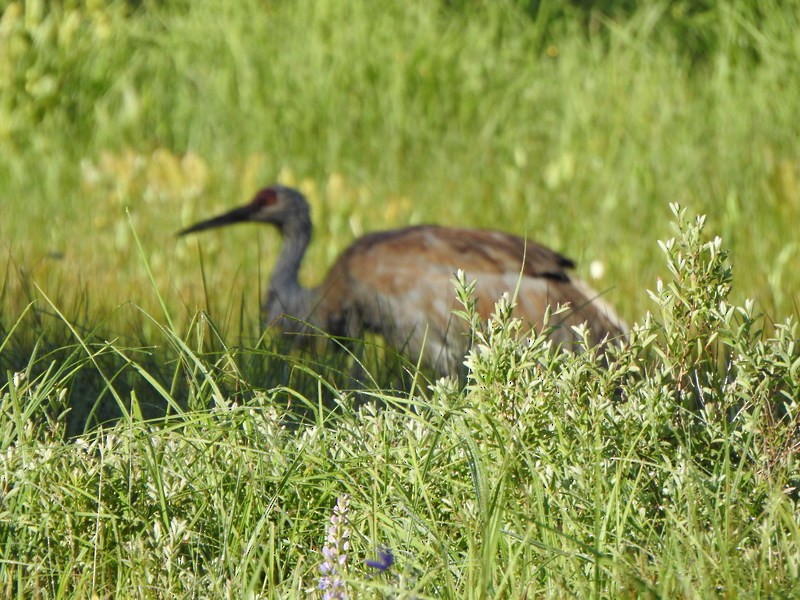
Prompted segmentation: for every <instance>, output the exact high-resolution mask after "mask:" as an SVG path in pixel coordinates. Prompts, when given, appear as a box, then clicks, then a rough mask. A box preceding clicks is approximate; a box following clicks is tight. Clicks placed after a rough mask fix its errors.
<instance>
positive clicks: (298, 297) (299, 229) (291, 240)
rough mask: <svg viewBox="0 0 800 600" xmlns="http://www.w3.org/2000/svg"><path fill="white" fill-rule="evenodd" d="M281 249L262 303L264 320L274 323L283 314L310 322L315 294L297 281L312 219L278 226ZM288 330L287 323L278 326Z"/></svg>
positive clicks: (309, 239) (289, 327)
mask: <svg viewBox="0 0 800 600" xmlns="http://www.w3.org/2000/svg"><path fill="white" fill-rule="evenodd" d="M281 234H282V236H283V246H282V248H281V252H280V254H279V255H278V260H277V262H276V263H275V267H274V269H273V271H272V278H271V279H270V283H269V288H268V290H267V297H266V300H265V303H264V318H265V319H266V322H267V324H273V323H275V322H276V320H277V319H278V318H279V317H281V316H282V315H285V316H288V317H292V318H294V319H299V320H302V321H307V320H309V317H310V315H311V311H312V309H313V297H314V291H313V290H312V289H308V288H304V287H302V286H301V285H300V282H299V281H298V278H297V276H298V273H299V271H300V263H301V262H302V260H303V256H304V255H305V253H306V248H308V244H309V242H310V241H311V220H310V219H300V220H298V221H296V222H291V223H286V224H285V225H283V227H281ZM280 326H281V328H283V329H291V328H292V327H291V325H290V324H289V323H288V322H286V323H283V324H281V325H280Z"/></svg>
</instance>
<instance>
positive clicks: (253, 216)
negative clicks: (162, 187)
mask: <svg viewBox="0 0 800 600" xmlns="http://www.w3.org/2000/svg"><path fill="white" fill-rule="evenodd" d="M247 221H253V222H256V223H272V224H273V225H275V226H276V227H278V229H280V230H281V232H287V231H289V230H297V229H303V230H309V231H310V229H311V216H310V210H309V207H308V202H307V201H306V199H305V197H303V194H301V193H300V192H298V191H297V190H294V189H292V188H289V187H286V186H283V185H273V186H270V187H268V188H264V189H263V190H260V191H259V192H258V193H257V194H256V195H255V197H254V198H253V199H252V200H251V201H250V202H249V203H247V204H245V205H244V206H240V207H238V208H234V209H233V210H231V211H228V212H226V213H223V214H221V215H217V216H216V217H212V218H210V219H207V220H205V221H200V222H199V223H195V224H194V225H192V226H191V227H187V228H186V229H183V230H181V231H179V232H178V235H186V234H187V233H195V232H196V231H203V230H205V229H214V228H216V227H223V226H225V225H232V224H234V223H244V222H247Z"/></svg>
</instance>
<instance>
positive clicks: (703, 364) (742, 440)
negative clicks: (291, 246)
mask: <svg viewBox="0 0 800 600" xmlns="http://www.w3.org/2000/svg"><path fill="white" fill-rule="evenodd" d="M675 214H676V223H677V225H678V231H677V234H676V237H675V238H674V239H671V240H670V241H668V242H665V244H664V245H663V249H664V252H665V256H666V258H667V264H668V265H669V267H670V270H671V271H672V276H671V277H670V278H668V279H666V280H665V281H664V282H663V283H662V285H660V286H659V287H658V289H657V290H656V291H655V292H653V299H654V301H655V304H654V306H655V311H654V312H653V313H652V314H648V315H647V317H646V318H645V319H644V321H643V323H642V324H641V325H637V326H635V327H634V329H633V331H632V333H631V337H630V340H629V343H628V344H626V345H625V346H624V347H619V348H618V347H616V346H615V347H613V348H611V349H610V350H609V352H608V354H607V356H606V357H605V358H603V357H600V356H596V355H595V354H592V353H584V354H571V353H560V352H557V351H555V350H554V349H553V348H552V347H551V346H550V344H549V343H548V342H546V339H545V338H544V337H542V336H533V337H531V338H529V339H525V340H524V341H522V342H521V341H520V338H519V337H518V333H520V332H519V327H520V323H518V322H515V321H513V320H511V319H510V314H511V311H510V308H509V304H508V301H507V300H501V301H500V302H499V303H498V304H497V306H496V312H495V315H494V316H493V317H492V318H491V319H490V320H489V322H488V323H486V324H485V325H483V326H481V327H480V328H478V329H477V330H476V332H475V335H476V345H475V347H474V349H473V351H472V352H471V353H470V354H469V356H468V358H467V365H468V367H469V375H468V378H467V385H466V387H465V388H461V387H460V386H458V385H457V383H456V382H455V381H454V380H448V379H442V380H440V381H437V382H435V383H433V384H428V385H425V386H422V387H420V388H417V389H416V390H415V391H413V392H412V393H388V392H380V391H369V390H366V391H365V390H361V391H359V392H347V391H340V389H337V388H334V387H331V386H330V385H329V383H328V382H327V381H326V379H325V376H324V375H317V376H315V381H316V389H314V388H306V390H305V391H303V390H302V389H301V388H297V387H273V388H270V389H261V387H260V386H259V384H258V383H257V382H256V380H255V379H253V378H252V377H247V376H246V375H245V373H244V372H243V369H242V365H244V364H246V363H247V362H248V360H250V359H252V358H256V359H258V358H259V356H260V354H259V352H258V350H257V349H252V350H246V349H239V350H235V351H234V350H231V351H225V352H222V353H204V352H199V351H198V350H196V349H194V347H193V346H192V344H191V342H190V341H189V339H182V338H180V337H177V336H176V335H175V334H173V333H172V332H171V331H170V330H169V328H168V327H165V329H164V335H165V338H166V339H167V340H168V347H169V350H168V352H167V354H168V355H169V356H170V357H171V358H170V363H171V364H172V366H171V369H173V370H174V380H175V381H182V382H184V384H185V385H186V386H187V387H188V388H189V390H190V393H189V402H188V405H187V406H180V405H179V402H178V401H177V398H176V393H175V390H170V389H167V388H164V387H162V386H160V384H159V382H158V379H157V378H156V376H155V374H154V373H153V371H152V364H151V363H150V362H149V359H148V358H147V357H145V356H141V355H137V353H136V351H135V349H131V348H127V347H124V346H120V345H119V344H117V343H115V342H113V341H112V342H107V343H106V344H104V345H102V346H98V345H96V344H88V343H86V340H85V339H84V338H82V337H81V336H80V335H79V334H76V335H75V338H76V340H77V344H76V346H78V347H80V349H81V351H76V352H75V353H74V354H73V355H72V357H71V359H70V360H67V361H65V362H62V363H59V364H52V365H51V366H50V367H49V369H48V370H47V371H46V372H44V373H43V374H41V375H35V372H36V369H30V370H29V371H28V372H24V371H21V372H17V373H9V374H8V377H7V379H6V381H4V382H3V384H2V385H0V433H2V435H0V440H2V442H1V443H2V445H1V446H0V486H2V493H3V496H2V512H0V532H1V534H2V535H1V536H0V539H1V540H2V542H1V543H0V581H2V582H3V591H4V594H5V595H6V596H9V597H13V596H17V597H31V596H33V597H54V598H61V597H76V596H77V597H94V596H97V597H141V598H151V597H187V596H195V595H197V596H203V597H275V598H278V597H281V598H283V597H292V598H294V597H307V596H308V595H309V593H311V595H312V597H313V596H317V597H322V592H323V591H325V590H322V589H320V587H325V586H326V585H327V586H330V582H328V583H326V582H325V581H324V580H323V579H322V577H323V575H324V574H325V575H327V576H329V577H331V576H332V575H331V571H330V570H326V571H324V572H323V571H322V570H321V569H320V568H321V566H322V565H323V563H324V562H325V561H326V557H325V555H324V554H323V553H322V549H323V548H324V547H326V546H327V547H329V548H330V547H332V546H336V547H337V548H338V555H337V556H338V557H339V558H340V559H341V562H339V561H337V562H336V565H337V566H336V571H335V572H334V573H333V577H334V579H336V580H337V581H338V582H339V585H340V587H338V588H335V589H336V590H338V591H340V592H346V593H347V594H349V596H350V597H398V598H412V597H414V598H488V597H508V598H530V597H540V596H544V597H564V596H580V597H592V598H615V597H620V596H631V597H663V598H675V597H681V598H705V597H709V596H715V595H722V596H725V597H739V596H747V597H755V598H758V597H763V598H771V597H793V596H795V595H796V594H797V593H798V592H799V591H800V589H798V583H797V582H798V581H800V578H799V577H798V575H799V573H798V567H799V566H800V548H798V543H797V542H798V533H800V531H799V530H798V529H799V528H800V522H798V519H797V514H798V512H797V511H798V507H797V502H798V494H797V486H798V484H800V470H798V465H797V456H798V453H797V450H798V444H800V440H799V439H798V431H799V429H798V424H799V423H798V419H800V416H798V402H797V397H796V390H797V388H798V385H799V384H800V381H798V377H799V376H800V372H798V369H797V365H798V364H800V354H798V349H797V344H796V339H797V323H796V321H795V320H789V321H787V322H785V323H780V324H777V325H776V326H775V327H774V331H775V334H774V335H765V334H764V331H763V328H764V326H765V324H766V323H765V320H764V318H763V317H759V316H757V315H756V314H754V313H753V307H752V304H750V303H748V304H746V305H737V304H735V303H731V302H730V299H729V294H730V284H731V279H730V268H729V265H728V264H727V251H726V250H725V249H724V247H723V246H722V245H721V244H720V243H719V241H718V240H712V241H710V242H706V241H703V240H704V239H705V236H704V235H703V232H702V230H703V221H702V220H697V221H691V220H690V219H689V218H688V216H687V215H686V213H685V212H681V211H677V210H676V213H675ZM465 314H466V317H467V318H475V317H474V316H473V315H472V314H471V313H470V309H469V303H468V302H467V303H466V307H465ZM156 321H158V322H160V321H161V320H160V319H156ZM205 328H206V326H205V325H204V324H203V323H199V322H198V323H197V324H196V325H195V327H194V328H193V330H192V332H191V333H190V336H189V338H191V339H192V340H193V341H194V342H197V341H199V340H200V339H201V338H202V336H203V335H204V334H203V331H204V330H205ZM109 353H111V354H115V355H117V356H121V357H123V358H124V361H125V362H126V364H129V365H130V366H131V368H133V369H135V370H137V371H138V372H139V373H140V375H141V377H142V378H143V379H145V380H147V381H148V382H150V383H151V384H152V385H153V387H154V388H156V389H157V391H158V392H159V393H160V394H161V395H162V397H163V399H164V401H165V402H169V403H172V404H173V407H172V413H171V414H169V415H167V416H166V417H164V418H163V419H161V420H155V421H154V420H149V421H148V420H144V419H143V416H144V413H143V410H142V407H141V405H140V403H139V402H138V394H136V393H135V391H134V392H132V393H129V397H128V398H127V399H123V398H121V397H119V396H121V394H120V393H119V389H120V388H121V387H123V386H121V385H119V383H118V382H117V381H115V377H109V372H108V371H107V370H106V369H105V367H104V365H103V363H102V361H101V358H102V357H103V355H106V354H109ZM31 361H32V363H38V362H47V357H37V356H34V357H31ZM301 368H302V366H301ZM79 371H83V372H91V371H97V372H99V373H101V374H102V380H103V381H106V382H107V386H108V387H107V390H106V391H107V392H108V393H109V394H111V395H113V396H114V397H115V398H118V397H119V398H118V399H119V400H120V403H119V408H120V410H121V411H122V413H123V416H122V418H121V419H119V420H118V422H117V423H116V424H115V425H113V426H110V427H107V428H106V429H103V430H100V429H95V430H94V431H91V432H88V433H85V434H83V435H80V436H78V437H77V438H74V439H73V440H72V441H71V442H70V443H66V444H65V443H64V441H63V437H64V435H65V432H66V431H65V429H66V423H67V418H66V417H65V415H66V410H67V408H68V402H67V400H66V395H67V392H66V390H67V388H68V387H69V386H70V385H71V376H73V375H74V374H75V373H77V372H79ZM362 394H367V395H371V397H372V398H374V399H376V400H378V401H379V402H378V403H377V404H376V403H375V402H367V403H365V404H363V405H362V406H361V408H360V409H358V410H355V409H354V408H353V405H354V403H355V402H356V401H357V399H358V396H359V395H362ZM287 398H288V399H289V400H288V401H287ZM362 400H363V398H362ZM298 405H299V406H300V407H302V408H303V410H304V414H305V420H303V421H302V422H298V421H297V413H296V407H297V406H298ZM380 406H383V409H379V407H380ZM206 407H211V408H206ZM335 504H338V505H339V507H340V508H339V509H338V511H339V512H338V513H335V512H334V505H335ZM344 507H346V509H345V508H344ZM331 515H334V516H336V519H337V522H336V529H334V530H333V531H332V530H331ZM345 541H346V542H347V544H346V545H345ZM386 548H388V549H390V550H391V552H392V554H393V555H394V557H395V560H394V562H393V564H392V565H391V566H388V567H387V568H386V569H385V570H383V571H379V570H377V569H375V568H374V567H370V566H368V565H367V564H366V563H365V562H364V561H365V560H366V559H371V558H373V557H374V556H376V554H378V553H379V552H381V551H382V550H381V549H386ZM327 591H330V589H328V590H327ZM334 597H336V596H334Z"/></svg>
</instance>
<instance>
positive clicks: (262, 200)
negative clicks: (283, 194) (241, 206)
mask: <svg viewBox="0 0 800 600" xmlns="http://www.w3.org/2000/svg"><path fill="white" fill-rule="evenodd" d="M277 201H278V193H277V192H276V191H275V190H274V189H272V188H267V189H265V190H261V191H260V192H258V194H256V197H255V199H254V200H253V204H257V205H258V206H261V207H264V206H272V205H273V204H275V203H276V202H277Z"/></svg>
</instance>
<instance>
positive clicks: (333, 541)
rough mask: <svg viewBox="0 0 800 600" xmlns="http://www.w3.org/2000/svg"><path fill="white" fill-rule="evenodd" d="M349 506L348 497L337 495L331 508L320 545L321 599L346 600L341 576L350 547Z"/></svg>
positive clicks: (345, 587) (345, 590) (345, 589)
mask: <svg viewBox="0 0 800 600" xmlns="http://www.w3.org/2000/svg"><path fill="white" fill-rule="evenodd" d="M349 508H350V497H349V496H348V495H347V494H342V495H341V496H339V501H338V502H337V503H336V506H335V507H334V508H333V515H332V516H331V524H330V527H328V535H327V536H326V538H325V545H324V546H323V547H322V558H323V559H324V560H323V561H322V563H321V564H320V565H319V571H320V573H321V574H322V577H320V578H319V587H318V589H319V590H321V591H323V592H325V593H324V594H323V595H322V598H323V600H347V586H346V585H345V582H344V579H343V578H342V575H343V572H344V571H345V569H346V564H347V551H348V550H349V549H350V528H349V526H348V523H347V510H348V509H349Z"/></svg>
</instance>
